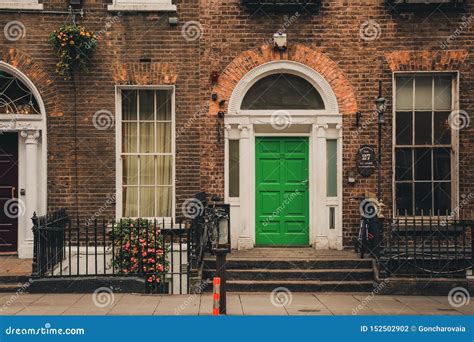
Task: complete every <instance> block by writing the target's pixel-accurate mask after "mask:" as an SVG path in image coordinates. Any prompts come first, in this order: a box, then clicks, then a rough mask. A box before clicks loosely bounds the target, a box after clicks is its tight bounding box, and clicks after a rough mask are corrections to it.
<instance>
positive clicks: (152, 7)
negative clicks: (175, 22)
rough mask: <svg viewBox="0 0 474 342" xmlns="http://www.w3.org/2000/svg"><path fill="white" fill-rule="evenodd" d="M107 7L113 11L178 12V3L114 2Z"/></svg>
mask: <svg viewBox="0 0 474 342" xmlns="http://www.w3.org/2000/svg"><path fill="white" fill-rule="evenodd" d="M107 9H108V10H109V11H113V12H118V11H121V12H176V5H172V4H133V3H130V4H115V3H114V4H112V5H108V6H107Z"/></svg>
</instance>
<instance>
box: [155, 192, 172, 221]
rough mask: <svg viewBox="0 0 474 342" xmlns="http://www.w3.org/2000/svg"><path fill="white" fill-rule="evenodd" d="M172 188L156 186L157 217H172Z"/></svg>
mask: <svg viewBox="0 0 474 342" xmlns="http://www.w3.org/2000/svg"><path fill="white" fill-rule="evenodd" d="M171 193H172V188H171V187H168V186H166V187H164V186H163V187H157V188H156V216H157V217H171V216H172V215H173V210H172V203H173V201H172V198H171Z"/></svg>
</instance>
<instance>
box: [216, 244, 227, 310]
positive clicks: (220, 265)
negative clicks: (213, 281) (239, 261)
mask: <svg viewBox="0 0 474 342" xmlns="http://www.w3.org/2000/svg"><path fill="white" fill-rule="evenodd" d="M214 251H215V253H216V276H217V277H219V278H220V279H221V286H220V301H219V303H220V304H219V313H220V314H221V315H225V314H226V313H227V303H226V300H227V298H226V280H227V279H226V273H227V272H226V262H227V261H226V257H227V253H228V252H229V251H228V250H227V249H224V248H217V249H215V250H214Z"/></svg>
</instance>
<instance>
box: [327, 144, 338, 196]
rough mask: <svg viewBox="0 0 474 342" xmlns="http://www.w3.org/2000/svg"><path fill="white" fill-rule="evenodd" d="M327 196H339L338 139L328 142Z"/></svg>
mask: <svg viewBox="0 0 474 342" xmlns="http://www.w3.org/2000/svg"><path fill="white" fill-rule="evenodd" d="M326 150H327V151H326V158H327V196H328V197H336V196H337V140H328V141H327V142H326Z"/></svg>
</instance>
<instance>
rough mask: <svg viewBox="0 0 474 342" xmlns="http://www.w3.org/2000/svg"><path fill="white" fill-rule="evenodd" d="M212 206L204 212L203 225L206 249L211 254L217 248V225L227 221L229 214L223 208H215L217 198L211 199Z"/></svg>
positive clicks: (218, 200)
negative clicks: (205, 235) (204, 227)
mask: <svg viewBox="0 0 474 342" xmlns="http://www.w3.org/2000/svg"><path fill="white" fill-rule="evenodd" d="M211 201H212V205H210V206H208V207H206V208H205V210H204V220H205V221H204V224H205V226H206V232H207V241H208V248H209V249H210V251H211V253H213V251H214V250H215V249H216V248H218V247H219V225H220V223H221V222H222V221H223V220H226V221H229V214H228V213H227V211H226V210H225V209H223V208H218V207H216V203H217V202H220V198H219V197H215V196H214V197H212V199H211Z"/></svg>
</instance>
